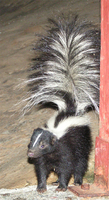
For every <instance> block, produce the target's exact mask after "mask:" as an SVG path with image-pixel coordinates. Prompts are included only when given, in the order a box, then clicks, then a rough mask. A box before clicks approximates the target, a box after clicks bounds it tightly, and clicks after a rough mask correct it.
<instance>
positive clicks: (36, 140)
mask: <svg viewBox="0 0 109 200" xmlns="http://www.w3.org/2000/svg"><path fill="white" fill-rule="evenodd" d="M41 135H42V133H40V134H39V135H38V136H37V138H36V139H35V142H34V143H33V147H34V146H35V144H36V143H37V142H38V140H39V138H40V137H41Z"/></svg>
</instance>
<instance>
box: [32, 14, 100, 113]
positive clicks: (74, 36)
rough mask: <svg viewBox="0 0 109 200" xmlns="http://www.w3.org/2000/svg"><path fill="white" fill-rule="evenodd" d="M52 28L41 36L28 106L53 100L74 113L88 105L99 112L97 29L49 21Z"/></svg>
mask: <svg viewBox="0 0 109 200" xmlns="http://www.w3.org/2000/svg"><path fill="white" fill-rule="evenodd" d="M49 22H50V24H51V28H50V29H49V30H48V32H47V36H44V37H42V38H41V40H40V42H39V45H38V47H37V50H38V51H39V56H38V57H37V58H36V64H35V66H34V67H33V68H32V69H33V70H34V72H33V74H32V75H30V76H29V80H28V83H29V86H30V89H31V93H30V97H29V98H28V100H29V104H28V105H29V106H33V105H35V104H39V103H46V102H47V103H48V102H53V103H55V104H56V105H57V106H58V108H59V109H60V110H62V109H64V110H66V109H67V108H70V109H71V108H72V109H73V111H74V110H75V112H76V114H78V113H79V112H84V110H86V109H87V108H88V107H94V108H95V109H96V110H97V111H98V105H99V78H100V77H99V76H100V32H99V30H97V29H95V26H93V25H92V24H90V23H86V22H82V23H78V19H77V17H74V19H73V20H72V21H71V22H67V21H65V20H59V21H58V22H56V21H54V20H49Z"/></svg>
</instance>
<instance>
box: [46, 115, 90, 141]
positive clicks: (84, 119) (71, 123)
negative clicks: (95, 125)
mask: <svg viewBox="0 0 109 200" xmlns="http://www.w3.org/2000/svg"><path fill="white" fill-rule="evenodd" d="M57 115H58V114H57V113H55V114H54V116H52V117H51V118H50V119H49V120H48V122H47V128H46V129H47V130H49V131H50V132H52V133H53V134H54V135H55V136H56V137H57V138H58V139H59V138H61V137H62V136H63V135H65V134H66V132H67V130H68V128H70V127H75V126H82V125H89V124H90V117H89V115H88V113H87V114H85V115H82V116H71V117H68V118H64V119H63V120H61V121H60V122H59V124H58V126H57V127H54V124H55V119H56V116H57Z"/></svg>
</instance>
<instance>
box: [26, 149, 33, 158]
mask: <svg viewBox="0 0 109 200" xmlns="http://www.w3.org/2000/svg"><path fill="white" fill-rule="evenodd" d="M27 155H28V157H30V158H32V157H34V151H32V150H30V149H29V150H28V152H27Z"/></svg>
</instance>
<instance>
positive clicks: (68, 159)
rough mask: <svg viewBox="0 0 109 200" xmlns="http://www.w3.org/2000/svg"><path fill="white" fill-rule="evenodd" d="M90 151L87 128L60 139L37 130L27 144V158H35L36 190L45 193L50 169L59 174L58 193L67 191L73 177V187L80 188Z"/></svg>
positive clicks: (81, 128) (78, 127)
mask: <svg viewBox="0 0 109 200" xmlns="http://www.w3.org/2000/svg"><path fill="white" fill-rule="evenodd" d="M84 144H85V145H84ZM90 149H91V136H90V129H89V127H88V126H76V127H70V128H69V129H68V131H67V134H65V135H64V136H63V137H61V138H60V139H59V140H58V139H57V137H56V136H55V135H53V134H52V133H51V132H49V131H47V130H44V129H41V128H38V129H35V130H34V132H33V135H32V137H31V140H30V143H29V145H28V157H29V158H32V160H33V164H34V165H35V171H36V175H37V179H38V186H37V191H38V192H44V191H46V180H47V177H48V175H49V173H50V171H51V170H52V171H54V172H55V173H57V175H58V181H59V186H58V187H57V189H56V190H57V191H65V190H66V189H67V186H68V183H69V180H70V178H71V175H72V174H73V175H74V184H79V185H81V184H82V180H83V176H84V174H85V171H86V170H87V160H88V157H89V152H90Z"/></svg>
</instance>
